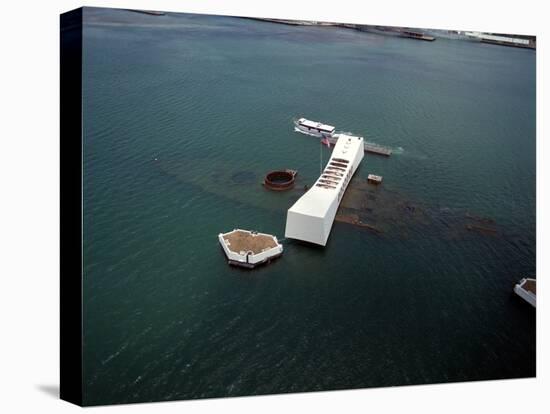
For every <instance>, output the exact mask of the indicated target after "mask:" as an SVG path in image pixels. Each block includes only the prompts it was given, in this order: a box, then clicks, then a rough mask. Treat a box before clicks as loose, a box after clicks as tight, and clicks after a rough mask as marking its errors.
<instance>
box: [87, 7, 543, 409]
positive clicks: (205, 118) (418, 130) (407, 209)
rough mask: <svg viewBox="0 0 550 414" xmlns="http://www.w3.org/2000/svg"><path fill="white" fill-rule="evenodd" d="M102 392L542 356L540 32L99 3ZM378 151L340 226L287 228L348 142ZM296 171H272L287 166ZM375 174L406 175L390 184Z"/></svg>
mask: <svg viewBox="0 0 550 414" xmlns="http://www.w3.org/2000/svg"><path fill="white" fill-rule="evenodd" d="M84 19H85V21H84V23H85V25H84V43H83V46H84V55H83V61H84V65H83V83H84V90H83V96H84V101H83V104H84V114H83V117H84V118H83V120H84V131H83V134H84V154H83V163H84V171H83V183H84V212H83V214H84V217H83V220H84V286H83V303H84V332H83V335H84V382H85V387H84V401H85V403H86V404H109V403H128V402H139V401H153V400H170V399H185V398H203V397H225V396H239V395H258V394H269V393H284V392H304V391H317V390H334V389H345V388H363V387H381V386H393V385H407V384H426V383H441V382H453V381H470V380H486V379H502V378H518V377H530V376H534V375H535V362H536V357H535V345H536V343H535V311H534V309H532V308H531V307H530V306H529V305H528V304H526V303H525V302H523V301H521V300H520V299H519V298H518V297H516V296H515V295H514V294H513V293H512V288H513V286H514V284H515V283H516V282H517V281H518V280H519V279H521V278H522V277H524V276H531V277H533V276H535V262H536V261H535V251H536V245H535V242H536V237H535V218H536V217H535V204H536V199H535V196H536V189H535V183H536V163H535V150H536V139H535V132H536V131H535V60H536V52H535V51H532V50H525V49H516V48H508V47H502V46H495V45H486V44H480V43H475V42H471V41H465V40H451V39H444V38H438V39H437V40H436V41H435V42H421V41H415V40H411V39H404V38H397V37H390V36H382V35H377V34H369V33H364V32H358V31H353V30H348V29H343V28H327V27H297V26H287V25H280V24H273V23H267V22H260V21H253V20H246V19H240V18H232V17H216V16H201V15H188V14H175V13H167V14H166V15H164V16H150V15H145V14H139V13H135V12H131V11H124V10H114V9H113V10H109V9H94V8H86V9H85V11H84ZM297 116H305V117H307V118H310V119H314V120H319V121H323V122H326V123H329V124H332V125H336V126H337V129H339V130H343V131H349V132H352V133H355V134H358V135H362V136H364V137H365V139H367V140H369V141H372V142H375V143H378V144H381V145H386V146H389V147H391V148H393V149H394V154H392V156H391V157H389V158H384V157H379V156H375V155H371V154H367V155H366V156H365V158H364V160H363V162H362V165H361V166H360V168H359V169H358V171H357V173H356V175H355V177H354V179H353V180H352V183H351V184H350V189H349V190H348V191H349V195H348V196H347V198H346V200H345V204H346V205H345V206H344V207H342V211H341V213H343V214H346V213H349V214H358V215H359V216H360V217H361V219H362V220H363V221H364V222H366V223H369V224H370V225H372V226H373V227H375V228H376V229H378V230H379V231H371V230H370V229H368V228H360V227H356V226H353V225H350V224H346V223H341V222H335V224H334V226H333V228H332V232H331V235H330V239H329V242H328V244H327V246H326V247H325V248H319V247H314V246H309V245H306V244H302V243H297V242H293V241H289V240H286V241H284V248H285V251H284V255H283V256H282V258H280V259H278V260H277V261H275V262H273V263H272V264H270V265H269V266H265V267H262V268H258V269H255V270H254V271H244V270H241V269H236V268H232V267H229V266H228V265H227V263H226V260H225V257H224V255H223V253H222V251H221V249H220V246H219V244H218V241H217V235H218V233H220V232H225V231H229V230H231V229H233V228H236V227H240V228H245V229H256V230H259V231H262V232H267V233H272V234H275V235H277V236H278V237H279V238H281V239H282V238H283V237H284V225H285V218H286V210H287V209H288V208H289V207H290V206H291V205H292V203H293V202H294V201H295V200H296V199H297V198H298V197H299V196H300V195H301V194H302V193H303V186H305V185H311V184H312V183H313V182H314V180H315V179H316V178H317V176H318V174H319V166H320V164H323V162H326V160H327V159H328V157H329V156H330V149H328V148H326V147H322V146H320V145H319V141H318V139H316V138H313V137H309V136H305V135H302V134H298V133H296V132H294V131H293V126H292V118H293V117H297ZM278 168H292V169H296V170H298V171H299V174H298V182H297V186H296V188H295V189H294V190H292V191H289V192H284V193H275V192H269V191H266V190H265V189H264V188H263V187H262V186H261V181H262V179H263V176H264V174H265V173H266V172H267V171H269V170H272V169H278ZM369 173H375V174H379V175H382V176H383V177H384V182H383V184H382V186H380V187H373V186H367V185H365V184H364V180H365V178H366V177H367V175H368V174H369Z"/></svg>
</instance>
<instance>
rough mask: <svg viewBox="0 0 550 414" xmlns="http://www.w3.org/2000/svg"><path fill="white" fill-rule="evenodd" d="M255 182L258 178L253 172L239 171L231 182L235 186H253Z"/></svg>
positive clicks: (233, 175) (232, 177) (232, 176)
mask: <svg viewBox="0 0 550 414" xmlns="http://www.w3.org/2000/svg"><path fill="white" fill-rule="evenodd" d="M255 181H258V178H257V177H256V174H255V173H254V172H253V171H247V170H245V171H237V172H236V173H233V174H232V175H231V182H233V183H234V184H253V183H254V182H255Z"/></svg>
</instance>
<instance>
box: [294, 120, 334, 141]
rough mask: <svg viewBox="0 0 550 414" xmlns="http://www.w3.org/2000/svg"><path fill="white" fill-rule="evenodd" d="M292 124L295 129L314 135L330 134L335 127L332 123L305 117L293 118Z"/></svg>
mask: <svg viewBox="0 0 550 414" xmlns="http://www.w3.org/2000/svg"><path fill="white" fill-rule="evenodd" d="M294 125H295V127H296V128H295V129H296V130H297V131H299V132H303V133H305V134H308V135H313V136H316V137H324V136H332V134H334V131H335V129H336V128H335V127H333V126H332V125H327V124H323V123H321V122H317V121H310V120H309V119H306V118H300V119H297V120H295V121H294Z"/></svg>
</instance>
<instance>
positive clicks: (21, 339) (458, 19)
mask: <svg viewBox="0 0 550 414" xmlns="http://www.w3.org/2000/svg"><path fill="white" fill-rule="evenodd" d="M8 2H9V3H8V4H6V2H4V3H3V4H2V9H1V16H2V22H1V24H0V30H1V38H0V39H1V54H0V56H1V61H0V71H1V76H0V82H1V88H0V99H1V101H0V102H1V105H2V107H1V108H0V114H1V118H0V119H1V122H0V128H1V133H0V195H1V196H0V197H1V198H0V277H1V281H2V283H1V285H0V286H1V288H0V412H4V413H14V412H41V413H44V412H46V413H49V412H75V411H77V410H79V408H77V407H76V406H73V405H71V404H68V403H66V402H63V401H60V400H59V399H57V396H56V395H57V393H58V390H59V385H58V384H59V368H58V367H59V351H58V346H59V340H58V336H59V322H58V316H59V305H58V303H59V201H58V200H59V63H58V62H59V14H60V13H62V12H64V11H67V10H70V9H73V8H77V7H80V6H82V5H83V4H82V3H80V2H78V1H69V0H67V1H64V0H60V1H57V2H55V3H53V2H48V1H42V2H36V3H35V4H33V3H32V2H29V1H25V2H22V1H14V0H11V1H10V0H8ZM84 4H85V5H87V6H111V7H123V8H126V7H128V8H143V9H154V10H165V11H181V12H198V13H211V14H229V15H248V16H259V17H280V18H304V19H311V20H329V21H343V22H357V23H366V24H369V23H370V24H380V25H382V24H387V25H398V26H399V25H403V26H416V27H428V28H443V29H459V30H483V31H494V32H504V33H523V34H536V35H537V41H538V49H537V52H536V53H537V75H538V76H537V90H538V92H537V138H538V150H537V167H538V173H537V189H538V195H537V211H538V219H537V220H538V221H537V224H538V242H537V269H538V270H537V278H538V284H539V298H538V323H537V333H538V351H537V372H538V376H537V379H527V380H506V381H488V382H477V383H461V384H446V385H435V386H410V387H398V388H382V389H368V390H359V391H338V392H324V393H310V394H293V395H283V396H267V397H248V398H233V399H217V400H199V401H187V402H185V401H184V402H174V403H157V404H135V405H126V406H114V407H101V408H89V409H87V410H88V411H93V412H103V411H110V412H117V413H126V412H152V411H155V412H160V413H164V412H182V410H183V411H185V412H191V413H195V412H197V413H205V412H219V411H222V410H223V411H224V412H226V413H248V412H256V413H257V412H262V413H281V412H295V411H298V410H300V411H302V412H309V411H313V410H314V411H316V412H322V413H324V412H327V413H328V412H335V411H340V412H359V411H361V412H364V411H370V412H380V411H384V412H388V411H389V412H403V411H407V412H417V411H418V412H423V413H424V412H425V413H441V412H445V413H464V412H481V411H484V412H499V413H500V412H504V413H515V414H518V413H522V412H526V413H527V412H529V413H532V412H543V410H544V409H543V407H544V406H546V409H547V410H548V409H550V408H548V407H550V404H549V402H550V401H549V398H548V397H547V396H546V394H548V393H549V392H550V386H549V385H550V381H549V380H548V376H549V374H550V371H549V367H548V356H547V353H546V349H545V348H548V346H547V345H548V328H546V329H545V327H544V322H546V321H548V319H546V317H547V316H548V312H547V307H546V306H545V301H544V293H545V292H546V289H545V287H546V286H545V285H546V284H545V283H544V277H545V276H546V275H545V273H548V272H547V268H548V265H547V263H548V259H546V260H545V259H544V257H543V256H544V253H548V248H547V247H548V246H547V243H545V240H547V239H544V238H543V232H544V230H548V219H547V214H548V213H547V212H548V191H545V190H544V188H543V187H544V186H545V184H546V185H547V183H548V180H547V178H548V171H549V168H548V167H547V165H545V162H544V160H546V159H548V155H549V154H548V145H547V144H545V143H544V142H543V137H544V136H545V135H546V134H545V132H547V131H548V128H546V129H545V128H544V124H545V119H544V118H543V114H546V115H547V116H548V111H545V109H547V108H548V88H547V85H548V82H547V81H546V78H545V77H544V68H546V69H547V68H548V67H549V64H548V56H547V55H546V52H547V50H546V49H547V47H546V46H547V43H546V42H547V40H548V36H549V35H548V29H547V28H545V27H544V24H546V25H547V26H548V12H547V11H545V10H544V7H543V4H544V3H543V2H540V3H538V4H537V3H536V2H534V1H532V2H525V1H524V2H518V1H514V2H510V1H483V2H482V1H470V0H461V1H453V2H449V3H445V2H443V1H424V0H415V1H387V0H386V1H382V0H380V1H377V2H367V1H362V2H357V3H352V2H351V1H347V0H338V1H333V2H330V4H325V3H324V2H322V1H321V0H317V1H313V0H308V1H298V0H295V1H291V0H278V1H272V2H270V3H269V4H264V2H261V1H245V0H233V1H226V2H223V1H221V0H219V1H214V0H202V1H201V0H182V1H168V0H159V1H155V2H153V1H120V0H110V1H95V0H88V1H87V2H86V3H84ZM545 15H546V19H545V18H544V16H545ZM545 81H546V82H545ZM546 125H548V124H547V122H546ZM74 173H75V174H79V172H78V171H75V172H74ZM520 190H521V189H518V191H520ZM545 213H546V214H545ZM520 276H521V275H518V278H519V277H520ZM541 292H542V294H541ZM490 293H491V292H487V294H490ZM545 389H546V393H545ZM546 412H548V411H546Z"/></svg>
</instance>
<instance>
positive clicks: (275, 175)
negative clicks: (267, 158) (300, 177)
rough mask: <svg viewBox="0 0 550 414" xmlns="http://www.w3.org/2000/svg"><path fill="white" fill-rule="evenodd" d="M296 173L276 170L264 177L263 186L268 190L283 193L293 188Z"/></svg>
mask: <svg viewBox="0 0 550 414" xmlns="http://www.w3.org/2000/svg"><path fill="white" fill-rule="evenodd" d="M295 177H296V171H293V170H276V171H271V172H270V173H268V174H267V175H266V176H265V179H264V186H265V187H266V188H268V189H270V190H275V191H284V190H289V189H291V188H292V187H294V180H295Z"/></svg>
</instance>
